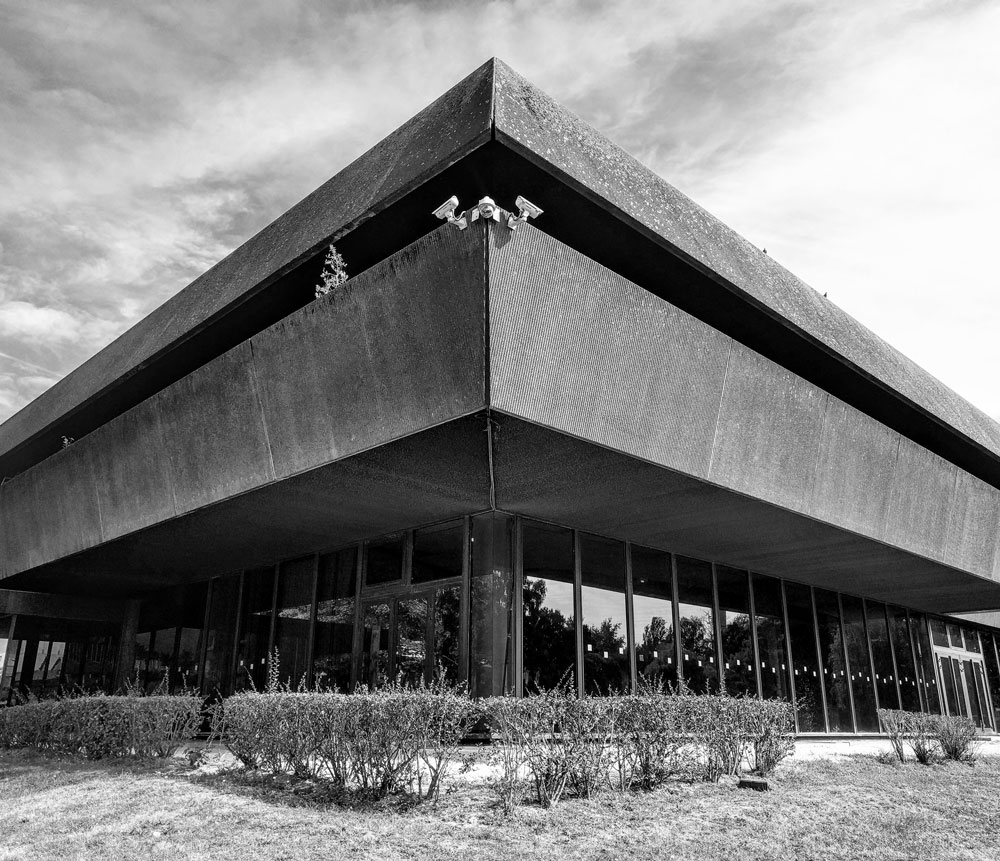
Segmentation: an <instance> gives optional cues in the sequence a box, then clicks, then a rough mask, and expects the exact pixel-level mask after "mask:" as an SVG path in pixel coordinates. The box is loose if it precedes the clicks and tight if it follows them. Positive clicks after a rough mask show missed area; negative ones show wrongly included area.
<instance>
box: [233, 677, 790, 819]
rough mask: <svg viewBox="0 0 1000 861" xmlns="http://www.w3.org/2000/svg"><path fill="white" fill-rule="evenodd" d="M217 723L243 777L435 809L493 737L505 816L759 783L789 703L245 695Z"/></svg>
mask: <svg viewBox="0 0 1000 861" xmlns="http://www.w3.org/2000/svg"><path fill="white" fill-rule="evenodd" d="M218 716H219V719H220V722H219V724H218V726H217V731H219V732H220V733H222V734H223V735H224V737H225V739H226V742H227V744H228V746H229V749H230V750H231V751H232V752H233V754H234V755H235V756H237V757H238V758H239V760H240V761H241V762H242V763H243V765H244V766H246V767H247V768H251V769H255V770H261V771H266V772H269V773H272V774H282V773H292V774H295V775H297V776H300V777H323V778H327V779H331V780H333V781H335V782H336V783H338V784H339V785H340V786H342V787H344V788H345V789H347V790H351V791H355V792H359V793H361V794H362V795H365V796H368V797H372V798H381V797H385V796H386V795H389V794H390V793H393V792H404V793H408V794H410V795H412V796H413V797H415V798H417V799H435V798H437V796H438V794H439V792H440V790H441V785H442V781H443V779H444V778H445V776H446V775H447V773H448V772H449V769H450V768H452V767H453V766H454V764H455V762H456V761H457V760H458V747H459V745H460V743H461V741H462V739H463V738H464V737H465V736H466V735H467V734H468V733H469V732H470V730H473V729H474V728H475V729H476V730H477V731H483V732H488V733H489V735H490V738H491V740H492V745H493V761H494V764H495V765H497V766H499V768H498V776H497V778H496V779H495V780H494V781H492V784H491V785H492V787H493V789H494V791H495V792H496V793H497V795H498V796H499V798H500V800H501V802H502V804H503V806H504V808H505V809H507V810H508V811H510V810H512V809H513V808H514V807H515V806H516V805H517V804H519V803H520V802H521V801H522V800H523V798H524V797H525V795H526V794H527V792H528V791H529V788H533V789H534V795H535V798H536V799H537V801H538V802H539V803H541V804H543V805H546V806H548V805H551V804H554V803H556V802H557V801H559V799H560V798H562V797H564V796H565V795H579V796H589V795H591V794H593V793H594V792H597V791H598V790H601V789H606V788H613V789H616V790H618V791H621V792H624V791H628V790H633V789H650V788H653V787H654V786H657V785H659V784H660V783H662V782H663V781H665V780H667V779H670V778H683V779H705V780H718V779H719V777H720V776H721V775H723V774H738V773H740V771H742V770H743V769H744V768H750V769H752V770H756V771H757V772H758V773H761V774H767V773H770V772H771V771H773V769H774V767H775V766H776V765H777V764H778V762H780V761H781V759H783V758H784V757H785V756H787V755H788V754H789V753H790V752H791V750H792V748H793V744H794V742H793V738H792V733H793V728H794V721H793V718H794V711H793V707H792V706H791V704H789V703H785V702H778V701H763V702H762V701H760V700H757V699H755V698H736V697H726V696H695V695H690V694H675V693H669V692H665V691H649V692H645V693H642V694H638V695H612V696H601V697H584V698H578V697H577V696H575V694H574V693H573V692H572V691H571V690H570V689H568V688H560V689H555V690H551V691H543V692H541V693H539V694H537V695H535V696H531V697H525V698H522V699H516V698H513V697H496V698H492V699H485V700H478V701H476V700H472V699H471V698H470V697H469V696H468V695H467V694H466V693H465V692H464V690H463V689H461V688H456V687H451V686H448V685H446V684H443V683H438V684H435V685H433V686H431V687H420V688H415V689H414V688H405V687H402V686H400V685H398V684H396V685H389V686H387V687H384V688H380V689H378V690H375V691H362V692H359V693H353V694H341V693H330V692H299V693H293V692H290V691H280V692H275V691H272V692H265V693H256V692H245V693H241V694H237V695H235V696H233V697H230V698H229V699H228V700H226V701H225V702H224V703H223V704H222V707H221V710H220V712H219V715H218Z"/></svg>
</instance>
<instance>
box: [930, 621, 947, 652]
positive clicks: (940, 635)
mask: <svg viewBox="0 0 1000 861" xmlns="http://www.w3.org/2000/svg"><path fill="white" fill-rule="evenodd" d="M930 623H931V636H932V637H933V638H934V645H935V646H944V647H945V648H947V647H948V646H950V645H951V642H950V641H949V639H948V629H947V627H945V624H944V620H943V619H934V618H931V620H930Z"/></svg>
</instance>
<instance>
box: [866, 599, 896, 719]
mask: <svg viewBox="0 0 1000 861" xmlns="http://www.w3.org/2000/svg"><path fill="white" fill-rule="evenodd" d="M865 612H866V614H867V619H868V638H869V640H870V641H871V647H872V659H873V660H874V662H875V666H874V669H875V687H876V689H877V691H878V704H879V706H880V707H881V708H884V709H898V708H899V694H898V692H897V690H896V671H895V668H894V667H893V665H892V646H890V645H889V627H888V625H887V624H886V621H885V605H884V604H879V603H878V602H876V601H865Z"/></svg>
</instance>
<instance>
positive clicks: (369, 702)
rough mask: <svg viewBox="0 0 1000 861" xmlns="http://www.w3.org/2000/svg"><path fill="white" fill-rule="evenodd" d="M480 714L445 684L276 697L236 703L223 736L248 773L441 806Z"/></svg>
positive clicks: (223, 717) (225, 712)
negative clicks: (322, 781)
mask: <svg viewBox="0 0 1000 861" xmlns="http://www.w3.org/2000/svg"><path fill="white" fill-rule="evenodd" d="M476 712H477V707H476V705H475V703H473V701H472V700H471V699H470V698H469V696H468V695H467V693H466V692H465V689H464V688H462V687H458V686H455V685H450V684H448V683H446V682H444V681H438V682H435V683H434V684H432V685H429V686H425V685H420V686H419V687H416V688H408V687H405V686H403V685H402V684H400V683H399V682H394V683H392V684H390V685H387V686H385V687H382V688H379V689H377V690H372V691H368V690H364V689H362V690H360V691H358V692H357V693H354V694H341V693H337V692H334V691H299V692H292V691H289V690H273V689H271V690H268V691H265V692H264V693H256V692H244V693H240V694H236V695H235V696H233V697H230V698H229V699H228V700H226V701H225V702H224V703H223V705H222V707H221V712H220V715H219V720H218V722H217V729H218V731H219V732H221V733H222V734H224V736H225V738H226V743H227V745H228V746H229V749H230V750H231V751H232V752H233V754H234V755H235V756H236V757H237V758H238V759H239V760H240V762H242V763H243V765H244V766H245V767H247V768H251V769H260V770H265V771H269V772H271V773H272V774H280V773H287V772H291V773H292V774H294V775H296V776H298V777H319V776H328V777H330V778H331V779H332V780H334V781H335V782H336V783H338V784H339V785H341V786H344V787H346V788H349V789H352V790H353V791H356V792H358V793H360V794H362V795H364V796H366V797H370V798H376V799H377V798H384V797H386V796H387V795H390V794H392V793H394V792H401V791H405V792H407V793H409V794H411V795H413V796H415V797H416V798H418V799H420V800H427V799H430V800H436V799H437V797H438V795H439V793H440V790H441V785H442V782H443V780H444V778H445V776H446V775H447V773H448V771H449V769H450V767H451V766H452V765H453V763H454V760H455V754H456V752H457V749H458V745H459V744H460V742H461V740H462V738H463V737H464V735H465V733H466V732H467V731H468V728H469V726H470V725H471V724H472V723H473V722H474V719H475V715H476Z"/></svg>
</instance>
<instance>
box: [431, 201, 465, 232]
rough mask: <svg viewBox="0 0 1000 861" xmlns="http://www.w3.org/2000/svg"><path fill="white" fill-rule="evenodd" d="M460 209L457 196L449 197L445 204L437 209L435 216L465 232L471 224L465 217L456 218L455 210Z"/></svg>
mask: <svg viewBox="0 0 1000 861" xmlns="http://www.w3.org/2000/svg"><path fill="white" fill-rule="evenodd" d="M457 208H458V198H457V197H455V195H452V196H451V197H449V198H448V199H447V200H446V201H445V202H444V203H442V204H441V205H440V206H439V207H438V208H437V209H435V210H434V215H435V217H437V218H440V219H441V220H442V221H447V222H448V223H449V224H454V225H455V226H456V227H457V228H458V229H459V230H465V228H466V227H468V226H469V222H468V221H467V220H466V218H465V216H464V215H463V216H462V217H461V218H457V217H456V216H455V210H456V209H457Z"/></svg>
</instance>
